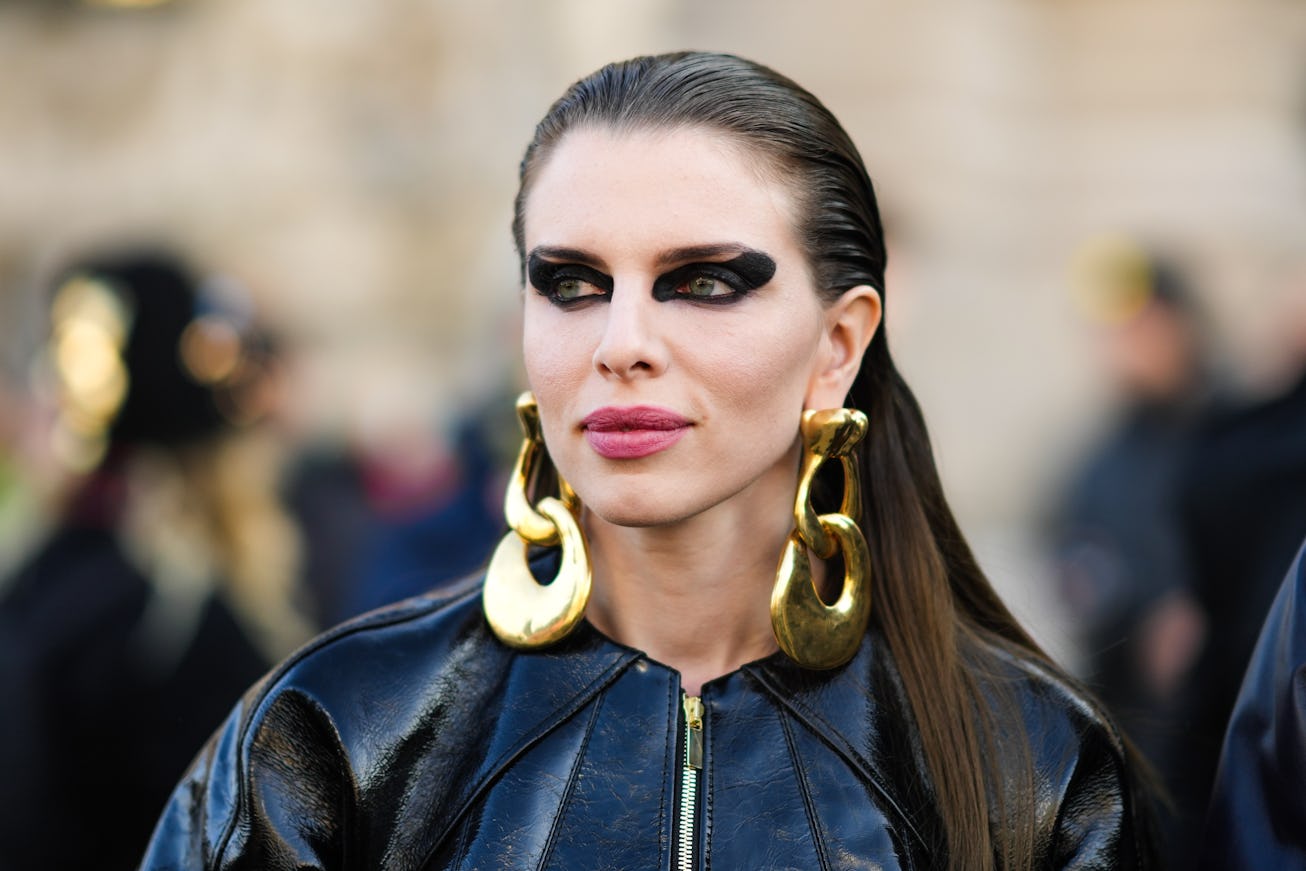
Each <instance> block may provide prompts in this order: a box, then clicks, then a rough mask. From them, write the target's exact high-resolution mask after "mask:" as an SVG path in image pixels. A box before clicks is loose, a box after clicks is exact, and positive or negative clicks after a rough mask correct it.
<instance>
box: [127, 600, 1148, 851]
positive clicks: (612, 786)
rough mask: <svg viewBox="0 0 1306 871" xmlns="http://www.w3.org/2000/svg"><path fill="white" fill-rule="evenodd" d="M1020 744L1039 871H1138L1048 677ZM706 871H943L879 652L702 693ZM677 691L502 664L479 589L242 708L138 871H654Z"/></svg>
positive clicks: (180, 794)
mask: <svg viewBox="0 0 1306 871" xmlns="http://www.w3.org/2000/svg"><path fill="white" fill-rule="evenodd" d="M1004 662H1006V664H1007V665H1008V666H1009V669H1008V670H1007V671H1006V672H1004V673H1003V674H1001V675H996V676H994V686H997V685H998V684H1001V685H1002V686H1003V687H1004V688H1005V689H1006V691H1009V692H1014V693H1016V695H1017V698H1018V700H1019V703H1020V705H1021V708H1020V709H1021V710H1022V711H1023V712H1024V716H1025V718H1026V721H1027V725H1028V727H1029V728H1030V730H1031V732H1032V734H1034V735H1035V736H1036V739H1037V740H1036V741H1035V742H1034V743H1035V746H1034V748H1033V754H1034V756H1033V760H1032V761H1033V764H1034V768H1035V771H1036V783H1035V787H1036V789H1035V814H1036V841H1037V867H1040V868H1075V869H1106V868H1133V867H1139V866H1140V865H1141V863H1142V860H1141V859H1140V858H1139V857H1140V851H1139V844H1138V837H1139V835H1138V826H1137V825H1136V823H1135V819H1134V816H1135V808H1134V801H1133V799H1132V797H1131V793H1130V791H1129V790H1128V789H1127V788H1126V786H1125V783H1126V776H1125V772H1124V763H1123V761H1122V753H1121V750H1120V746H1119V743H1118V741H1117V740H1116V738H1115V737H1114V733H1113V732H1112V731H1111V729H1110V728H1108V727H1107V726H1106V725H1105V724H1104V723H1102V722H1101V721H1100V720H1098V719H1097V717H1096V716H1095V715H1094V714H1093V713H1092V711H1091V709H1090V708H1089V707H1088V706H1087V705H1085V704H1084V703H1083V702H1082V701H1080V700H1079V699H1078V698H1076V697H1075V696H1074V695H1073V693H1071V692H1070V691H1069V690H1068V689H1067V688H1065V687H1063V686H1061V685H1060V684H1058V683H1057V682H1056V681H1054V680H1053V679H1052V678H1051V677H1049V676H1046V675H1043V674H1041V673H1039V672H1037V671H1035V670H1032V669H1030V668H1029V667H1028V666H1022V665H1018V664H1016V663H1015V662H1011V661H1005V660H1004ZM702 698H703V703H704V706H705V710H706V713H705V719H704V740H705V756H704V766H703V771H702V775H701V792H700V804H701V806H702V818H701V819H702V824H701V835H700V837H701V840H700V843H701V845H702V849H701V850H700V853H699V856H698V862H697V867H699V868H712V869H782V868H783V869H789V868H792V869H805V871H809V869H899V868H906V869H924V868H931V867H941V864H940V862H941V857H940V856H939V851H938V849H937V845H938V843H939V842H940V837H941V835H940V824H939V819H938V814H937V811H936V808H935V806H934V804H933V801H932V798H931V795H932V793H931V791H930V788H929V787H928V785H927V782H926V779H925V778H924V777H923V775H922V774H921V763H920V751H919V748H918V746H917V744H916V742H915V740H914V739H913V737H912V735H911V734H910V732H909V731H908V730H907V729H906V727H905V725H904V724H906V723H907V722H908V718H907V716H906V713H905V707H904V705H905V702H904V700H903V697H902V693H901V687H900V686H899V683H898V678H897V675H896V672H895V670H894V668H893V665H892V662H891V661H890V659H889V657H888V655H887V652H886V650H885V648H884V646H883V644H882V643H881V642H880V641H879V639H878V636H877V635H875V634H874V632H872V633H870V634H868V635H867V638H866V640H865V641H864V642H863V644H862V646H861V648H860V650H859V652H858V654H857V656H856V657H855V658H854V659H853V660H852V662H850V663H849V664H848V665H847V666H844V667H842V668H839V669H835V670H833V671H828V672H811V671H805V670H803V669H801V668H799V667H797V666H795V665H794V664H793V663H791V662H790V661H789V660H787V659H786V658H784V656H783V655H782V654H775V655H774V656H771V657H769V658H767V659H764V660H761V661H758V662H756V663H752V664H749V665H746V666H744V667H743V668H742V669H740V670H739V671H737V672H734V673H732V674H730V675H727V676H725V677H722V678H719V679H717V680H715V681H712V682H711V683H709V684H707V685H706V686H705V687H704V689H703V693H702ZM680 708H681V705H680V683H679V677H678V675H677V673H676V672H674V671H673V670H671V669H669V668H666V667H665V666H662V665H660V664H658V663H656V662H653V661H651V660H649V659H648V658H646V657H645V656H643V655H642V654H641V653H639V652H638V651H635V650H631V649H629V648H626V647H623V646H621V645H618V644H615V643H613V642H612V641H609V640H607V639H605V638H604V637H602V636H601V635H600V634H599V633H597V632H596V631H594V630H593V629H592V628H591V627H589V625H588V624H582V626H581V628H580V629H578V630H577V631H576V632H575V633H573V634H572V636H571V637H569V638H568V639H566V640H565V641H563V642H562V643H561V644H559V645H557V646H555V647H553V648H550V649H548V650H544V651H536V652H520V651H513V650H510V649H508V648H506V647H504V646H503V645H501V644H500V643H499V642H498V641H497V640H496V639H495V638H494V637H493V635H492V634H491V633H490V631H489V629H488V627H487V626H486V624H485V620H484V617H483V615H482V611H481V599H480V593H479V585H467V586H465V587H463V588H462V589H461V590H460V591H457V592H456V593H453V594H450V595H449V596H447V597H444V598H439V599H437V598H427V599H419V600H413V601H410V602H408V603H405V604H403V605H401V606H397V607H395V608H393V609H390V610H388V611H384V612H379V613H376V614H373V615H371V616H369V617H366V618H363V619H361V620H360V621H357V622H354V623H352V624H346V625H345V626H344V627H341V628H340V629H338V630H336V631H334V632H332V633H330V634H328V635H326V636H323V637H322V638H321V639H319V640H318V641H316V642H315V643H314V644H312V645H310V646H309V647H308V648H306V649H305V650H304V651H302V652H301V653H300V654H298V655H296V656H295V657H293V658H292V659H291V660H290V661H289V662H288V663H287V664H286V665H284V666H283V667H282V668H281V669H280V670H278V671H277V672H275V673H273V674H272V675H270V676H269V677H268V678H267V679H266V680H265V681H264V682H263V683H261V684H260V685H259V686H256V687H255V688H254V689H252V690H251V691H250V693H249V694H248V695H247V696H246V699H245V700H244V701H243V702H242V703H241V705H239V706H238V707H237V708H236V710H235V711H234V712H233V713H232V714H231V716H230V718H229V719H228V720H227V722H226V724H225V725H224V726H223V728H222V729H221V730H220V731H219V732H218V734H217V735H215V736H214V738H213V739H212V740H211V741H210V743H209V744H208V745H207V746H206V747H205V748H204V750H203V751H202V752H201V754H200V756H199V757H198V759H197V760H196V762H195V763H194V765H193V767H192V768H191V770H190V772H189V773H188V774H187V776H186V777H185V778H184V780H183V781H182V783H181V784H180V785H179V786H178V787H177V790H176V792H175V794H174V796H173V798H172V800H171V802H170V804H169V805H168V807H167V808H166V810H165V812H164V814H163V817H162V819H161V820H160V822H159V825H158V828H157V830H156V832H155V836H154V838H153V841H152V843H151V844H150V847H149V851H148V854H147V856H146V858H145V860H144V863H143V865H142V867H143V868H146V869H199V868H205V869H238V868H240V869H244V868H260V869H280V868H286V869H289V868H303V869H341V868H356V869H405V871H406V869H455V868H456V869H487V871H488V869H622V871H633V869H639V871H643V869H668V868H670V867H672V862H673V856H672V851H673V848H674V843H675V835H674V829H673V826H674V821H675V813H676V811H675V807H676V801H677V798H676V796H677V787H678V778H679V771H680V765H679V756H678V755H677V754H678V753H679V736H680V733H681V729H682V726H681V723H680Z"/></svg>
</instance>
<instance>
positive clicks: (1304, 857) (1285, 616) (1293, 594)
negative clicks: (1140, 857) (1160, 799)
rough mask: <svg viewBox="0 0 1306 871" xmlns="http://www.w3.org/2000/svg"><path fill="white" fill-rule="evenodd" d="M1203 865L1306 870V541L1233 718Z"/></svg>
mask: <svg viewBox="0 0 1306 871" xmlns="http://www.w3.org/2000/svg"><path fill="white" fill-rule="evenodd" d="M1200 867H1201V868H1202V869H1209V871H1223V869H1227V868H1256V869H1259V868H1273V869H1276V871H1277V869H1292V868H1306V546H1303V549H1302V550H1300V551H1298V552H1297V559H1296V561H1295V562H1294V563H1293V564H1292V568H1291V569H1289V571H1288V576H1287V577H1286V578H1284V580H1283V585H1282V586H1281V587H1280V588H1279V594H1278V596H1276V597H1275V600H1274V605H1273V607H1271V608H1270V613H1269V615H1268V616H1267V617H1266V619H1265V626H1264V628H1263V629H1262V631H1261V637H1260V641H1258V642H1257V644H1256V652H1255V653H1253V654H1252V659H1251V662H1250V663H1249V664H1248V666H1247V676H1246V678H1245V679H1244V681H1243V685H1242V692H1241V693H1240V694H1239V695H1238V704H1237V705H1235V706H1234V709H1233V716H1232V717H1231V718H1230V720H1229V732H1228V734H1227V735H1226V736H1225V739H1224V752H1223V753H1222V754H1221V756H1220V771H1219V775H1218V776H1217V777H1216V781H1215V790H1214V794H1213V795H1212V797H1211V808H1210V815H1209V818H1208V820H1207V831H1206V843H1205V844H1204V849H1203V850H1202V858H1201V863H1200Z"/></svg>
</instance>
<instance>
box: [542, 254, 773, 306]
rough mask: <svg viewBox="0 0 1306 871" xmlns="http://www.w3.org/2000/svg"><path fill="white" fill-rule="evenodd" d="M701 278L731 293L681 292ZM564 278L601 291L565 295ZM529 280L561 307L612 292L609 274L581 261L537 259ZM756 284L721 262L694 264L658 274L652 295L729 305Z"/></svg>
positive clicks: (599, 297)
mask: <svg viewBox="0 0 1306 871" xmlns="http://www.w3.org/2000/svg"><path fill="white" fill-rule="evenodd" d="M698 278H707V279H710V280H712V281H715V282H720V283H722V284H724V285H725V286H726V287H728V288H729V289H730V292H729V293H723V294H720V295H717V296H694V295H692V294H689V293H682V292H681V290H682V289H683V288H686V287H688V286H689V284H690V283H691V282H693V281H694V280H695V279H698ZM563 281H581V282H584V283H586V284H589V285H591V286H593V287H596V288H598V289H599V290H601V291H602V293H593V294H586V295H584V296H577V297H571V298H567V297H563V296H561V295H560V294H559V291H558V285H559V284H560V283H562V282H563ZM530 283H531V286H532V287H534V288H535V291H536V292H537V293H538V294H540V296H543V297H544V298H545V299H547V300H548V301H549V302H551V303H553V304H554V305H556V306H558V307H559V308H571V307H573V306H577V305H581V304H583V303H590V302H597V301H600V300H606V299H608V298H609V297H610V296H611V295H612V278H611V277H610V276H607V275H604V274H603V273H602V272H599V271H598V270H596V269H592V268H590V267H588V266H583V265H580V264H571V263H549V262H547V261H537V262H535V263H532V264H531V265H530ZM763 283H764V282H763ZM757 287H758V284H756V283H754V282H750V281H748V280H747V279H745V278H743V277H741V276H740V275H739V274H737V273H736V272H734V271H733V270H731V269H728V268H726V267H725V266H724V265H722V264H717V263H691V264H688V265H686V266H680V267H677V268H676V269H673V270H671V271H670V272H667V273H664V274H663V275H659V276H658V277H657V279H656V280H654V282H653V298H654V299H656V300H658V301H659V302H667V301H669V300H675V299H682V300H686V301H688V302H692V303H696V304H698V303H702V304H705V305H730V304H732V303H736V302H738V301H739V300H741V299H743V298H744V297H745V296H747V295H748V294H749V293H751V292H752V291H753V290H755V289H756V288H757Z"/></svg>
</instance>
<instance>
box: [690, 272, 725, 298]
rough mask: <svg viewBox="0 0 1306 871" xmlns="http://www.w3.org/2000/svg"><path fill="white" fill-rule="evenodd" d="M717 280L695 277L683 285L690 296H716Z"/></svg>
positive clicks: (702, 276) (701, 276) (707, 277)
mask: <svg viewBox="0 0 1306 871" xmlns="http://www.w3.org/2000/svg"><path fill="white" fill-rule="evenodd" d="M717 284H718V282H717V280H716V279H715V278H711V277H709V276H706V275H697V276H695V277H693V278H691V279H689V282H688V283H687V284H686V285H685V290H686V291H688V293H689V295H690V296H716V293H717Z"/></svg>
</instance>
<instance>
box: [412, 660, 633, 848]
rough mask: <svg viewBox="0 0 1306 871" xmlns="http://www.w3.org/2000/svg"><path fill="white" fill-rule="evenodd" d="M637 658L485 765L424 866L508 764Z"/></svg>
mask: <svg viewBox="0 0 1306 871" xmlns="http://www.w3.org/2000/svg"><path fill="white" fill-rule="evenodd" d="M636 659H637V657H634V656H631V657H629V658H627V659H623V660H619V661H617V662H616V663H614V664H613V665H611V666H609V667H608V668H606V669H605V670H604V671H603V672H602V673H600V674H599V676H598V677H596V678H595V679H594V680H592V681H590V683H589V684H587V685H586V686H585V688H584V689H582V690H581V691H580V692H578V693H577V694H576V696H575V697H574V698H573V700H572V702H571V704H569V705H566V706H565V707H562V708H560V709H559V710H558V711H556V712H555V713H554V714H553V716H551V717H547V718H545V719H544V720H541V721H540V722H539V723H538V724H537V725H536V726H535V727H533V728H532V729H531V730H530V733H529V735H530V737H529V738H527V739H526V740H524V741H521V742H520V743H518V744H517V746H515V747H511V748H509V749H508V750H507V751H505V752H504V753H503V754H502V755H500V757H499V758H498V759H497V760H495V761H494V762H493V763H492V764H491V765H489V766H488V767H487V768H486V770H485V773H484V774H483V775H482V776H481V777H480V778H479V779H478V780H477V781H476V782H475V783H474V784H472V786H471V787H470V788H469V789H468V790H467V791H466V793H465V794H464V795H463V796H462V797H461V798H460V799H459V801H458V802H457V810H456V811H454V813H453V815H452V816H451V817H450V818H449V824H448V825H446V826H445V827H444V829H443V830H441V832H440V834H439V835H438V836H437V837H436V838H435V839H434V845H435V846H432V847H431V849H430V850H428V851H427V853H426V854H425V855H424V856H423V857H422V864H421V867H426V866H427V865H429V864H430V862H431V859H432V858H433V857H434V856H435V854H436V852H437V850H438V849H439V845H440V844H441V843H443V842H444V840H445V838H447V837H449V833H450V832H451V831H453V829H454V828H455V827H456V826H458V825H460V824H461V822H462V819H463V817H464V816H466V815H467V812H468V811H469V810H470V809H471V807H472V806H473V805H474V804H475V803H476V801H477V800H478V798H479V797H480V796H481V794H482V793H483V792H484V791H485V790H486V789H487V787H488V785H489V784H490V783H492V782H493V781H494V780H496V779H497V778H498V777H499V775H501V774H502V773H503V772H504V771H505V770H506V769H507V768H508V766H509V765H511V764H512V763H513V762H514V761H515V760H516V759H518V758H520V757H521V756H522V755H523V754H524V753H525V752H526V751H527V750H528V749H529V748H530V747H532V746H534V745H535V744H537V743H539V742H540V741H541V740H543V739H544V737H545V736H547V735H548V734H549V733H551V732H553V730H554V729H556V728H557V727H558V726H559V725H560V724H561V723H563V722H566V721H567V720H568V719H570V718H571V717H573V716H575V715H576V713H577V712H578V711H580V710H581V709H582V708H584V707H585V705H587V704H589V703H590V701H592V699H593V696H594V694H595V693H597V692H598V688H601V687H603V686H605V685H608V684H610V683H612V681H613V680H615V679H616V678H617V677H618V676H620V675H621V673H622V672H624V671H625V670H626V669H627V668H629V667H630V664H631V663H632V662H634V661H635V660H636Z"/></svg>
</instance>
